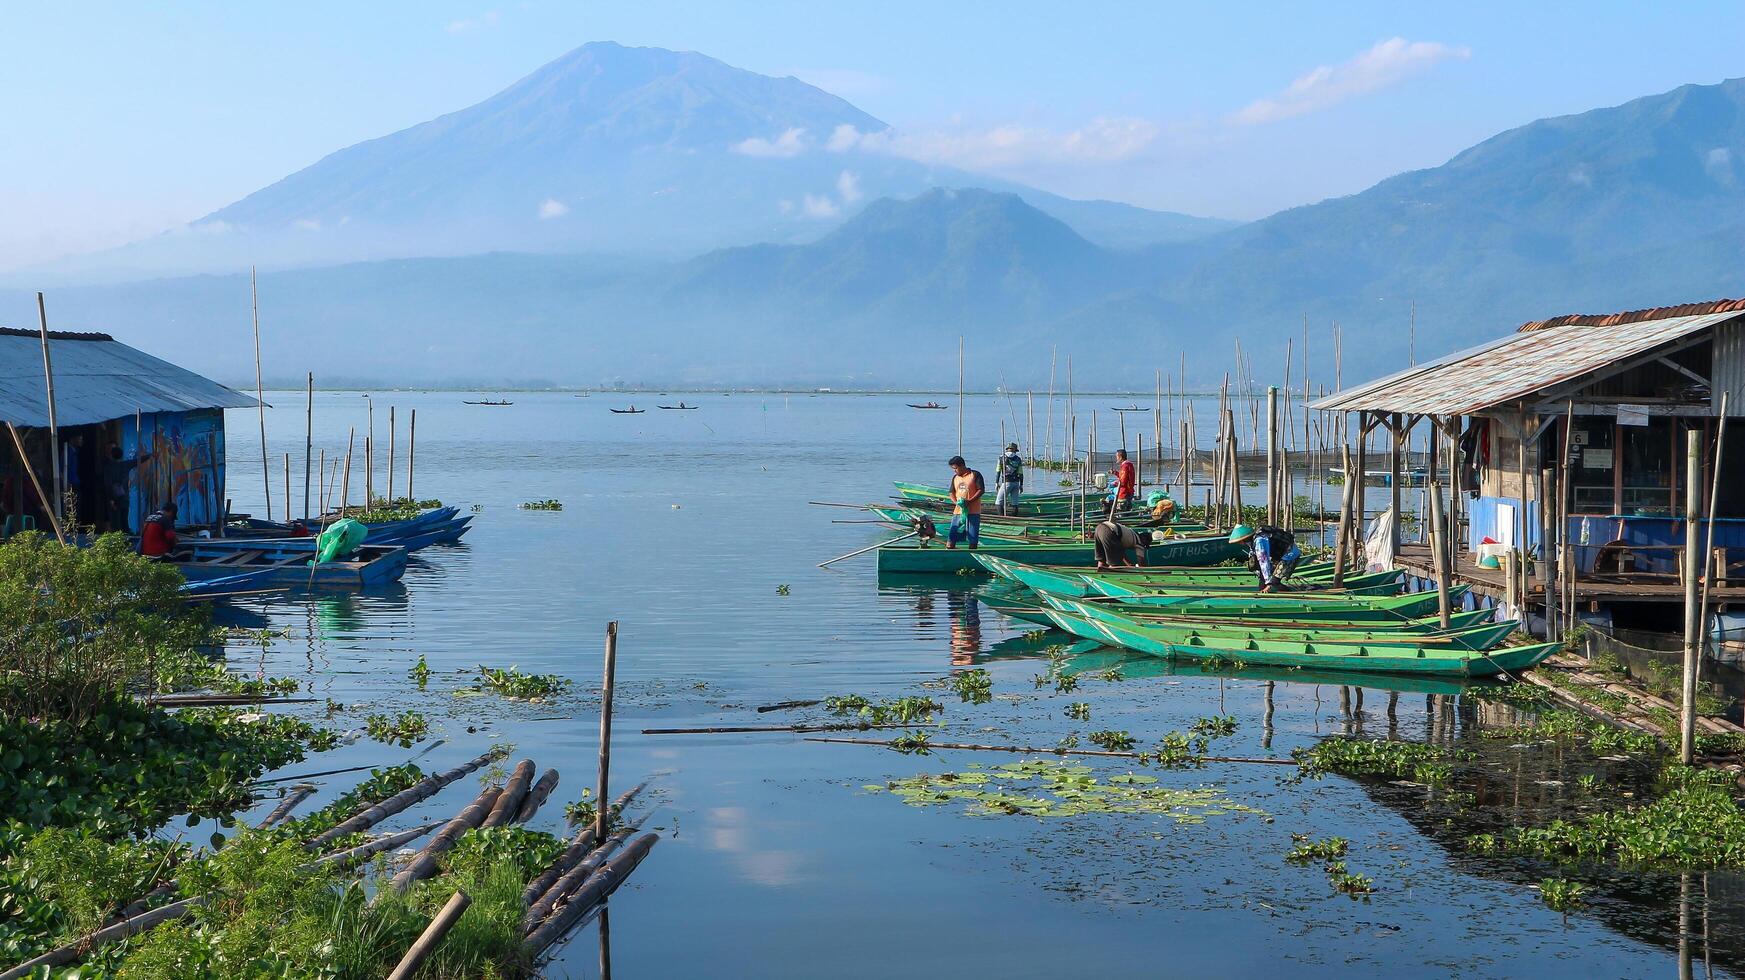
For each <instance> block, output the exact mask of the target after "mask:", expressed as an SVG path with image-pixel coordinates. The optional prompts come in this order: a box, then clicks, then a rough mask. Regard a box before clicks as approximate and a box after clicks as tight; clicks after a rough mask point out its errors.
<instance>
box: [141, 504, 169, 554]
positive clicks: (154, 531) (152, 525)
mask: <svg viewBox="0 0 1745 980" xmlns="http://www.w3.org/2000/svg"><path fill="white" fill-rule="evenodd" d="M175 546H176V505H175V504H173V503H169V504H165V505H163V506H162V507H160V508H158V510H157V512H156V513H154V514H152V515H151V516H150V517H148V518H146V519H145V527H144V528H143V529H141V531H140V532H139V553H140V554H142V555H144V556H146V557H147V558H162V557H163V556H164V555H167V554H169V553H170V550H171V549H172V548H174V547H175Z"/></svg>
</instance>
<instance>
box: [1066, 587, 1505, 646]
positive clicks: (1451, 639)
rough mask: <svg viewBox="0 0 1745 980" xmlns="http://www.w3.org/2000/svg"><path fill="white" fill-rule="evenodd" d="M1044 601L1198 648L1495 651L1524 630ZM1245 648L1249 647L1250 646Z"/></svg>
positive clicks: (1498, 624)
mask: <svg viewBox="0 0 1745 980" xmlns="http://www.w3.org/2000/svg"><path fill="white" fill-rule="evenodd" d="M1042 599H1043V601H1044V602H1046V603H1047V604H1048V606H1049V607H1050V608H1052V609H1056V610H1059V611H1060V612H1064V613H1069V614H1071V615H1074V616H1077V617H1079V618H1081V619H1087V620H1096V621H1099V622H1104V623H1111V624H1114V625H1116V626H1134V627H1139V628H1143V629H1146V630H1149V631H1151V633H1152V634H1154V635H1155V636H1156V637H1158V638H1159V639H1162V640H1167V642H1170V643H1186V644H1198V643H1200V642H1201V641H1202V639H1206V638H1217V639H1218V640H1219V641H1220V642H1230V641H1238V642H1243V643H1244V644H1253V643H1261V644H1267V643H1274V642H1284V643H1287V644H1291V643H1294V644H1303V643H1316V644H1321V643H1343V644H1347V645H1349V644H1354V643H1355V644H1374V643H1381V642H1407V643H1415V644H1421V645H1426V646H1452V647H1456V648H1459V649H1463V650H1489V649H1491V648H1492V647H1495V646H1497V645H1498V644H1500V643H1502V642H1503V641H1504V640H1506V639H1508V638H1509V635H1510V634H1512V633H1514V632H1515V630H1517V629H1519V628H1520V625H1521V624H1520V622H1518V621H1517V620H1513V619H1510V620H1504V621H1502V622H1493V623H1479V624H1476V625H1472V626H1464V627H1461V628H1459V629H1449V630H1440V629H1438V630H1432V631H1425V632H1407V631H1403V630H1397V629H1390V628H1388V627H1387V626H1385V625H1382V626H1380V627H1379V628H1365V627H1364V625H1363V624H1351V625H1348V626H1347V627H1345V628H1342V629H1327V628H1323V627H1301V626H1285V625H1279V626H1251V625H1232V624H1221V623H1219V622H1218V621H1217V620H1198V621H1195V622H1192V623H1182V622H1175V623H1169V622H1161V621H1155V620H1143V619H1140V618H1138V617H1133V616H1128V615H1125V614H1124V612H1123V610H1122V607H1120V606H1112V605H1104V604H1100V603H1095V602H1084V601H1082V600H1079V599H1069V598H1067V597H1065V596H1051V595H1045V596H1043V597H1042ZM1245 648H1249V647H1246V646H1245Z"/></svg>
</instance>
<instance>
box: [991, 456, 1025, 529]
mask: <svg viewBox="0 0 1745 980" xmlns="http://www.w3.org/2000/svg"><path fill="white" fill-rule="evenodd" d="M999 472H1000V477H999V479H1000V485H999V487H998V489H997V490H996V491H995V492H994V504H995V506H997V507H999V508H1000V513H1002V514H1011V513H1014V512H1015V511H1017V509H1018V497H1019V496H1020V495H1022V494H1023V492H1024V457H1023V456H1020V455H1018V444H1017V443H1015V442H1012V443H1007V444H1006V451H1005V452H1003V453H1001V454H1000V471H999Z"/></svg>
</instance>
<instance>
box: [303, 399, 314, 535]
mask: <svg viewBox="0 0 1745 980" xmlns="http://www.w3.org/2000/svg"><path fill="white" fill-rule="evenodd" d="M314 456H315V372H314V371H310V372H309V396H308V400H307V401H306V402H304V408H303V519H304V520H308V519H309V464H310V462H312V460H313V457H314Z"/></svg>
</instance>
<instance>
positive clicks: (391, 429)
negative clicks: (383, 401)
mask: <svg viewBox="0 0 1745 980" xmlns="http://www.w3.org/2000/svg"><path fill="white" fill-rule="evenodd" d="M394 436H395V427H394V406H392V405H389V406H388V504H389V506H392V505H393V503H394Z"/></svg>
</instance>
